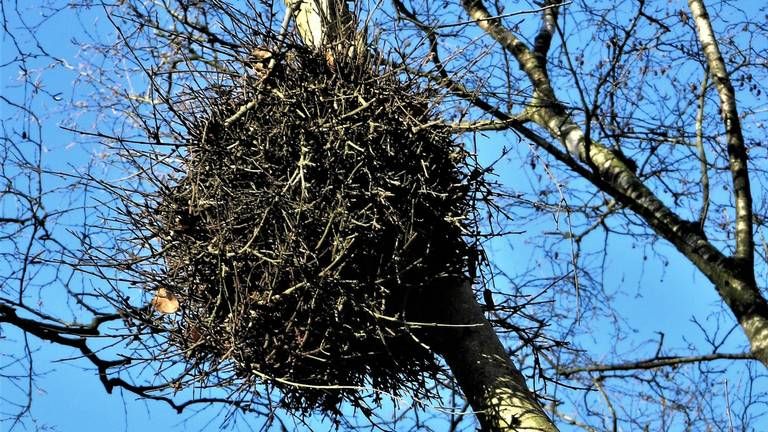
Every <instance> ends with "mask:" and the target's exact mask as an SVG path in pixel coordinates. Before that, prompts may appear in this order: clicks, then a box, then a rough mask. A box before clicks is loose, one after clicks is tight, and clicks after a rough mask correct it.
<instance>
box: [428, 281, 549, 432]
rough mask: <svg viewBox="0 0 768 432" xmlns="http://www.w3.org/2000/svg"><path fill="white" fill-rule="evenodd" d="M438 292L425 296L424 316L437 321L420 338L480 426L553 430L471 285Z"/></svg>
mask: <svg viewBox="0 0 768 432" xmlns="http://www.w3.org/2000/svg"><path fill="white" fill-rule="evenodd" d="M439 291H440V293H439V295H436V294H433V295H431V296H429V298H428V299H424V300H425V302H424V303H425V304H429V306H430V310H429V311H425V312H424V315H425V316H426V317H428V319H430V321H431V322H436V323H440V325H439V326H438V327H436V328H432V329H428V330H426V331H425V332H424V339H425V341H426V342H427V343H428V344H429V345H430V346H431V347H432V348H433V349H434V350H435V351H436V352H438V353H439V354H440V355H441V356H442V357H443V358H444V359H445V361H446V363H447V364H448V366H449V367H450V368H451V372H453V375H454V378H455V379H456V381H457V382H458V384H459V387H461V390H462V391H463V392H464V395H465V396H466V398H467V400H468V401H469V403H470V404H471V405H472V408H473V409H474V411H475V414H476V415H477V418H478V420H479V421H480V425H481V426H482V428H483V430H485V431H526V432H533V431H539V432H541V431H546V432H555V431H557V428H556V427H555V426H554V424H553V423H552V421H551V420H550V419H549V418H548V417H547V415H546V414H545V413H544V411H543V409H542V407H541V405H540V404H539V403H538V402H537V400H536V397H535V395H534V394H533V393H532V392H531V391H530V390H528V388H527V386H526V383H525V378H524V377H523V375H522V374H521V373H520V371H519V370H517V368H516V367H515V366H514V365H513V364H512V362H511V361H510V358H509V355H508V354H507V351H506V350H505V348H504V346H503V345H502V344H501V342H500V341H499V338H498V336H497V335H496V333H495V332H494V330H493V328H492V327H491V325H490V324H489V323H488V321H487V320H486V319H485V317H484V316H483V312H482V309H481V308H480V305H479V304H478V303H477V301H476V300H475V296H474V293H473V292H472V287H471V284H470V283H469V282H459V283H456V284H455V286H454V287H442V289H440V290H439Z"/></svg>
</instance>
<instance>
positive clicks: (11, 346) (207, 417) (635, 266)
mask: <svg viewBox="0 0 768 432" xmlns="http://www.w3.org/2000/svg"><path fill="white" fill-rule="evenodd" d="M4 5H5V2H4ZM101 14H102V11H101V10H100V9H98V8H94V9H93V10H92V11H91V12H90V13H81V14H80V15H78V17H79V18H77V20H76V18H75V17H76V15H75V14H73V13H71V11H67V10H65V11H62V12H61V13H59V14H57V15H55V16H54V17H52V18H49V19H46V20H44V22H43V24H42V25H41V26H40V30H39V32H38V33H37V36H38V37H39V38H40V42H41V44H42V45H43V46H44V47H45V49H46V50H48V52H49V53H50V54H51V56H52V57H55V58H60V59H64V60H66V63H58V64H56V63H54V62H52V60H51V58H50V57H49V58H40V59H30V60H29V62H28V65H29V68H30V70H39V71H40V72H39V73H40V76H41V83H42V85H43V87H42V88H43V90H44V92H41V93H40V94H38V95H36V96H34V98H33V99H34V102H33V103H34V105H33V106H34V107H35V110H36V111H37V112H40V113H45V117H44V118H43V119H42V127H41V132H42V136H43V142H44V144H45V149H44V152H43V153H42V158H43V160H44V165H45V166H48V167H55V168H57V169H60V170H62V171H68V172H74V171H75V170H78V169H82V168H83V167H85V166H86V165H88V164H89V163H90V161H92V160H94V159H96V160H98V157H97V155H98V153H99V152H100V151H102V148H101V147H100V146H99V145H98V144H97V143H93V142H92V140H86V141H83V140H82V139H80V138H79V137H78V136H76V135H74V134H72V133H70V132H67V131H65V130H63V129H62V128H60V127H59V126H61V125H62V124H65V123H66V122H68V121H69V119H70V118H72V115H71V114H72V113H71V111H69V110H70V109H71V105H70V104H69V103H70V102H72V101H75V100H78V99H80V98H81V97H82V93H80V92H84V91H88V90H86V88H85V87H84V86H75V85H73V82H74V81H76V80H77V78H78V74H79V73H81V72H82V71H83V70H84V69H81V62H82V61H84V60H87V59H81V58H78V56H79V55H81V54H82V52H80V51H79V50H78V48H77V47H76V46H75V45H74V44H73V43H71V41H72V40H73V39H80V40H83V39H85V33H84V32H85V31H89V32H103V34H108V33H109V32H110V31H111V30H110V26H109V25H108V23H106V22H105V21H104V19H103V18H102V17H101ZM10 16H12V15H10ZM37 18H38V17H28V19H29V20H30V22H32V20H34V19H37ZM12 22H13V21H12ZM10 43H11V41H10V40H9V39H8V38H7V37H5V38H3V39H2V44H3V45H2V47H3V51H2V52H3V63H4V62H5V61H7V58H6V56H7V55H9V53H12V52H14V50H13V49H12V47H11V46H10V45H9V44H10ZM49 66H50V67H49ZM0 71H1V72H0V73H2V76H1V77H0V79H2V86H3V87H2V94H3V95H5V96H7V97H9V98H11V97H20V96H21V94H20V92H23V91H28V90H29V89H28V88H24V87H18V86H17V85H16V84H17V81H16V78H17V77H18V75H17V73H18V71H17V70H14V68H9V67H4V68H2V69H0ZM36 73H37V72H36ZM8 109H9V107H8V105H5V104H3V110H4V112H3V113H2V117H3V118H7V117H9V116H10V114H9V113H8V112H7V111H5V110H8ZM78 124H79V125H80V126H81V127H82V126H89V125H97V122H96V119H95V118H93V117H89V115H88V114H84V115H82V116H79V119H78ZM29 125H33V123H30V122H28V121H25V120H24V118H23V117H19V118H18V123H16V124H13V123H10V122H6V123H5V127H6V128H8V127H11V128H12V129H13V132H12V133H15V134H20V133H21V131H25V132H26V133H28V134H30V136H33V137H36V134H37V132H36V130H35V128H34V127H30V126H29ZM512 145H520V144H517V143H516V142H515V140H514V138H512V137H509V136H501V135H491V136H489V137H487V138H484V137H480V138H479V148H480V150H479V152H480V154H479V156H480V158H481V159H484V160H486V161H490V160H493V159H495V158H496V155H497V154H498V151H499V148H500V147H501V146H512ZM523 145H524V146H527V145H526V144H523ZM527 157H529V155H528V151H527V150H526V149H525V148H524V149H523V150H521V151H519V152H516V153H514V152H513V153H512V154H511V155H510V156H509V160H508V161H505V162H503V164H502V165H500V166H499V168H498V169H497V172H496V173H497V174H498V176H499V179H500V180H501V181H502V182H503V183H504V184H505V185H527V184H529V179H528V178H527V176H528V175H530V174H529V173H527V172H524V171H520V170H518V169H517V168H516V167H517V166H520V165H521V161H522V165H524V164H525V159H526V158H527ZM102 172H103V173H104V174H105V175H107V176H109V175H113V174H114V173H113V172H111V171H108V170H107V168H106V167H105V168H104V171H102ZM45 181H46V185H45V188H52V187H55V186H56V185H57V183H58V182H61V181H62V180H60V179H59V178H58V177H55V176H46V177H45ZM563 181H565V180H564V179H563ZM566 187H567V185H566ZM513 188H514V187H513ZM520 189H521V190H524V189H525V186H523V187H521V188H520ZM66 198H67V195H66V194H65V193H61V194H52V195H50V196H48V197H47V198H46V201H45V203H46V205H47V206H48V207H49V208H56V207H57V206H59V205H62V204H63V203H62V202H60V200H63V199H66ZM11 205H13V204H11V203H9V202H8V201H7V200H5V199H3V202H2V206H3V211H4V212H5V211H8V208H7V207H6V206H11ZM80 217H81V216H80V215H79V214H71V215H66V216H64V217H63V218H62V219H61V220H60V222H61V223H63V224H69V223H71V224H73V225H76V224H77V223H78V221H79V218H80ZM565 223H566V222H565V221H564V220H563V219H562V215H560V219H559V220H558V219H557V217H556V216H552V217H544V218H541V219H540V220H539V222H538V224H536V225H528V226H526V227H525V229H524V231H525V233H523V234H520V235H516V236H511V237H510V238H507V239H503V240H499V241H496V242H495V243H493V244H492V245H489V247H488V250H487V252H488V254H489V258H490V259H491V260H492V261H494V262H496V263H500V264H499V265H501V266H502V267H503V269H504V270H505V271H506V272H507V273H508V274H511V275H525V276H526V277H529V278H533V277H546V276H551V271H552V269H551V268H549V267H539V266H538V264H539V263H540V262H541V261H542V260H543V258H542V257H541V255H540V254H539V250H538V249H537V248H536V247H535V246H537V243H538V242H541V241H542V235H541V232H546V231H553V230H557V229H562V227H563V224H565ZM583 247H584V249H585V250H587V251H590V250H591V251H599V250H601V249H603V248H604V247H605V246H604V244H603V242H602V239H601V238H600V237H599V236H592V237H589V238H588V240H587V241H586V242H585V243H584V245H583ZM654 247H655V249H656V250H655V253H656V254H658V255H661V256H664V257H667V258H668V259H669V265H668V266H663V265H661V263H660V262H659V260H658V259H657V258H656V256H654V255H653V254H652V253H650V251H649V248H650V246H647V245H645V246H643V245H641V246H639V247H636V248H633V247H632V241H631V240H630V239H624V238H616V237H614V238H613V239H612V240H611V241H610V242H609V244H608V248H609V250H610V252H609V253H608V254H607V255H608V257H609V260H610V261H609V262H607V263H606V268H608V269H610V271H609V272H607V273H606V274H605V275H603V277H604V287H605V290H606V291H608V292H611V293H616V295H617V296H618V298H619V300H618V302H619V303H618V308H619V309H620V310H622V311H623V318H624V319H625V320H626V322H627V323H628V324H629V326H631V327H633V328H635V329H637V331H638V333H639V334H640V335H642V336H641V337H639V338H638V340H637V341H640V340H644V338H651V337H653V335H654V332H656V331H664V332H665V333H666V338H667V341H669V342H671V343H672V342H674V343H673V345H681V344H682V345H683V346H684V345H685V344H686V342H684V341H695V342H701V341H700V340H698V341H697V338H700V332H699V331H698V330H697V328H696V326H695V325H694V324H693V323H692V322H691V318H692V317H696V318H697V319H698V320H701V321H704V320H706V318H707V317H708V316H709V315H710V314H711V313H712V312H713V311H716V310H719V306H715V307H713V305H719V303H720V300H719V298H718V297H717V296H716V293H715V291H714V289H713V288H711V284H710V283H709V282H708V281H707V280H706V279H705V278H704V277H703V276H702V275H701V274H699V273H698V272H697V271H696V270H695V269H694V268H693V267H692V265H690V263H688V262H687V260H684V259H681V257H680V255H679V254H678V253H677V252H676V251H675V250H674V249H673V248H672V247H671V246H669V245H668V244H666V243H663V242H660V243H657V244H656V245H655V246H654ZM646 255H647V256H648V259H647V260H645V259H644V256H646ZM3 265H7V264H0V272H3V271H6V270H7V269H5V268H4V267H3ZM532 269H533V270H532ZM532 271H533V272H540V273H539V274H535V273H531V272H532ZM44 276H45V275H43V276H41V277H42V278H43V279H45V277H44ZM92 283H97V284H98V281H97V282H92ZM497 283H498V284H504V283H505V282H503V281H497ZM49 292H50V297H46V296H47V295H48V293H49ZM42 297H43V298H46V299H47V301H48V302H49V304H48V306H49V307H53V308H54V310H60V311H63V312H64V313H66V311H67V310H69V309H68V308H69V306H70V305H69V304H66V303H64V302H63V301H62V298H63V297H62V296H61V292H60V291H59V292H56V291H51V290H50V288H48V291H46V293H45V295H43V296H42ZM605 325H610V324H609V323H608V322H606V323H605ZM2 331H3V337H4V338H5V339H3V340H2V342H0V344H2V351H5V350H11V351H12V350H19V349H21V348H22V344H21V343H20V342H21V341H22V340H23V336H22V335H21V334H20V333H19V332H18V331H17V330H16V329H14V328H10V327H7V326H4V327H3V329H2ZM606 334H608V332H606ZM637 341H635V342H637ZM582 343H584V344H587V345H591V346H592V347H593V348H594V350H595V351H596V352H600V351H606V352H607V351H608V350H609V349H610V348H611V347H613V346H615V345H616V344H618V343H619V342H618V341H615V340H611V339H609V338H607V337H606V336H605V335H595V336H594V338H592V340H590V339H589V338H583V340H582ZM743 344H744V337H743V336H742V334H741V331H740V330H738V329H737V331H736V332H734V333H733V335H732V336H731V337H730V338H729V339H728V344H727V346H728V347H730V349H724V351H738V350H739V349H740V348H741V347H742V346H743ZM31 345H32V346H33V347H35V348H36V349H39V351H38V352H36V353H35V356H34V359H35V367H36V368H37V370H38V372H39V373H41V374H42V375H41V377H40V378H39V379H37V380H36V382H35V384H36V386H37V388H36V389H35V390H34V391H33V396H34V397H33V407H32V410H33V411H32V413H33V415H32V416H31V418H32V419H34V426H35V427H37V428H40V429H43V430H44V429H46V428H48V427H52V428H54V429H55V430H58V431H62V432H69V431H72V432H74V431H78V432H88V431H146V430H165V431H183V430H216V429H217V428H218V426H219V424H220V422H221V418H222V417H221V415H220V414H221V413H220V410H219V409H216V408H214V409H210V410H207V411H205V412H203V413H202V414H200V415H198V416H195V415H192V416H189V415H181V416H179V415H177V414H176V413H175V412H174V411H173V410H172V409H171V408H169V407H167V406H164V405H163V404H160V403H155V402H146V401H138V400H136V399H135V397H134V396H132V395H129V394H121V393H120V392H119V391H116V392H115V393H114V394H112V395H107V394H106V392H105V391H104V388H103V386H102V385H101V384H100V383H99V381H98V379H97V378H96V376H95V374H94V373H93V371H92V370H91V368H89V367H88V364H87V362H84V361H82V360H74V361H66V362H59V361H58V360H60V359H64V358H70V357H72V356H73V353H72V352H71V351H69V350H65V349H62V348H60V347H55V346H51V345H50V344H46V343H39V342H37V341H33V342H32V344H31ZM631 345H632V344H628V345H627V349H630V346H631ZM647 348H648V349H650V350H651V351H652V347H651V344H648V346H647ZM638 357H640V355H638ZM84 369H87V370H84ZM2 385H3V387H2V388H0V392H2V395H3V397H6V398H11V399H12V398H13V395H14V394H18V393H17V391H16V390H15V389H14V388H12V386H9V385H7V383H6V382H3V384H2ZM254 424H255V425H258V424H259V421H258V420H256V421H254ZM326 427H327V426H325V425H323V426H319V427H318V428H319V429H321V430H323V429H324V428H326ZM766 428H768V424H766ZM243 429H245V430H248V426H243Z"/></svg>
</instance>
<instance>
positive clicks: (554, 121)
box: [463, 0, 768, 366]
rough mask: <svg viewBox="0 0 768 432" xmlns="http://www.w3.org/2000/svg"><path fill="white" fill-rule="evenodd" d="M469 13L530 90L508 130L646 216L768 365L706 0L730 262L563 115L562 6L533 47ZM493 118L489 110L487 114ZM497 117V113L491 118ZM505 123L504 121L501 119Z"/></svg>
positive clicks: (724, 77)
mask: <svg viewBox="0 0 768 432" xmlns="http://www.w3.org/2000/svg"><path fill="white" fill-rule="evenodd" d="M463 5H464V8H465V9H466V11H467V13H468V14H469V16H470V17H471V18H472V19H473V20H475V21H476V22H477V25H478V26H479V27H480V28H481V29H483V30H484V31H485V32H486V33H487V34H488V35H490V36H491V37H493V38H494V39H495V40H496V41H497V42H498V43H499V44H500V45H501V46H502V47H503V48H504V49H505V50H506V51H508V52H509V53H510V54H512V55H514V57H515V58H516V59H517V62H518V64H519V65H520V68H521V69H522V70H523V71H524V72H525V73H526V75H527V76H528V79H529V80H530V82H531V84H532V86H533V94H532V97H531V100H530V101H529V102H528V104H527V108H526V109H525V111H524V113H523V116H521V117H522V119H523V120H521V121H518V122H514V123H511V127H512V128H514V129H516V130H517V131H518V132H520V133H521V134H522V135H524V136H526V137H527V138H530V139H532V140H533V141H534V142H535V143H537V144H539V145H541V146H542V147H543V148H545V149H546V150H547V151H549V152H550V153H552V154H553V155H555V156H556V157H558V158H559V159H561V160H563V161H564V162H566V163H567V164H568V165H569V166H570V167H571V168H572V169H574V170H575V171H576V172H578V173H579V174H581V175H583V176H584V177H585V178H586V179H587V180H589V181H591V182H592V183H593V184H595V185H596V186H597V187H599V188H600V189H602V190H603V191H604V192H606V193H608V194H610V195H611V196H613V197H614V198H616V199H617V200H618V201H619V202H621V203H622V204H624V205H626V206H627V207H629V208H630V209H632V210H633V211H634V212H635V213H637V214H638V215H639V216H640V217H642V218H643V219H644V220H645V221H646V223H647V224H648V226H649V227H651V228H652V229H653V230H654V231H655V232H656V233H657V234H658V235H659V236H660V237H662V238H664V239H666V240H668V241H669V242H671V243H672V244H673V245H674V246H675V247H676V248H677V249H678V250H679V251H680V252H681V253H682V254H683V255H685V256H686V257H687V258H688V259H689V260H690V261H691V262H692V263H693V264H695V265H696V267H698V268H699V270H701V272H702V273H704V275H706V276H707V278H708V279H709V280H710V281H712V283H713V284H714V285H715V288H716V289H717V292H718V294H719V295H720V297H721V298H722V299H723V301H724V302H725V303H726V304H727V305H728V307H729V308H730V309H731V311H732V312H733V314H734V316H735V317H736V319H737V321H738V322H739V324H740V325H741V327H742V329H743V330H744V333H745V335H746V336H747V338H748V339H749V342H750V346H751V351H752V354H753V355H754V356H755V358H756V359H758V360H759V361H760V362H762V363H763V364H764V365H766V366H768V301H766V299H765V297H764V296H763V294H762V292H761V291H760V288H759V287H758V286H757V282H756V280H755V272H754V240H753V233H752V197H751V192H750V187H749V176H748V165H747V155H746V150H745V145H744V140H743V137H742V132H741V125H740V124H739V116H738V110H737V107H736V97H735V94H734V90H733V86H732V85H731V80H730V75H729V74H728V72H727V70H726V67H725V62H724V60H723V58H722V55H721V54H720V51H719V48H718V45H717V40H716V38H715V36H714V32H713V30H712V26H711V22H710V20H709V17H708V16H707V13H706V9H705V8H704V4H703V1H701V0H689V6H690V8H691V11H692V13H693V16H694V20H695V22H696V28H697V32H698V35H699V39H700V41H701V44H702V51H703V53H704V55H705V57H706V59H707V63H708V66H709V69H710V71H711V74H712V76H713V78H714V80H715V86H716V88H717V90H718V94H719V96H720V102H721V109H722V117H723V122H724V125H725V131H726V135H727V139H728V156H729V165H730V169H731V174H732V179H733V190H734V202H735V204H736V209H735V210H736V226H735V232H736V244H735V253H734V254H733V256H726V255H725V254H724V253H722V252H721V251H720V250H719V249H718V248H717V247H716V246H715V245H713V244H712V243H711V242H710V241H709V240H708V239H707V237H706V235H705V234H704V232H703V230H702V229H701V227H700V224H697V223H693V222H690V221H686V220H684V219H683V218H682V217H680V216H679V215H678V214H677V213H675V212H674V211H673V210H672V209H670V208H669V207H668V206H667V205H666V204H664V202H663V201H661V199H659V198H658V197H657V196H656V195H655V194H654V193H653V191H651V190H650V189H649V188H648V187H647V186H646V185H645V184H644V183H643V182H642V180H641V179H639V178H638V177H637V175H635V172H634V170H632V169H630V167H628V166H627V165H626V163H625V162H624V160H623V159H622V158H621V157H620V156H619V155H617V154H616V153H615V152H614V151H613V150H611V149H609V148H607V147H606V146H604V145H602V144H601V143H599V142H595V141H592V140H591V139H589V137H588V136H586V134H585V132H584V130H583V129H582V127H580V126H579V125H578V124H576V122H575V121H574V120H573V119H572V118H571V117H570V115H569V114H568V113H567V112H566V110H564V109H563V104H562V102H561V101H560V100H559V99H558V98H557V96H556V94H555V91H554V89H553V87H552V84H551V82H550V80H549V77H548V74H547V66H546V65H547V61H546V53H547V50H548V48H549V45H550V44H549V41H550V40H551V38H552V34H553V29H554V26H553V24H552V23H553V22H554V20H556V18H557V6H558V5H557V3H556V2H553V1H547V2H545V3H544V7H545V8H546V9H544V10H542V12H541V13H542V25H541V28H540V30H539V34H538V35H537V36H536V39H535V41H534V42H535V43H534V46H533V47H532V48H531V47H529V46H528V45H526V44H525V43H524V42H523V41H522V40H520V39H519V38H517V36H515V34H514V33H513V32H511V31H510V30H509V29H507V28H506V27H504V26H503V24H502V23H501V21H500V20H499V19H497V18H493V17H492V16H491V15H490V13H489V12H488V10H487V8H486V7H485V5H484V3H483V1H481V0H464V1H463ZM489 112H490V111H489ZM491 113H492V114H494V115H496V116H497V117H499V115H498V114H497V113H494V112H491ZM500 119H501V120H507V119H506V118H503V117H500ZM524 121H529V122H532V123H535V124H536V125H538V126H540V127H542V128H543V129H545V130H546V131H547V132H548V133H549V135H550V136H551V138H553V139H555V140H557V141H559V142H560V143H561V145H562V146H563V147H564V148H565V149H566V150H567V152H568V154H569V155H570V156H571V158H572V160H568V159H567V157H564V156H565V155H564V154H563V153H562V152H560V151H559V150H557V149H556V148H555V147H554V146H552V145H551V144H549V142H548V141H547V139H546V138H544V137H542V136H538V134H536V132H534V131H533V130H531V129H529V128H527V127H525V125H524V124H523V123H524Z"/></svg>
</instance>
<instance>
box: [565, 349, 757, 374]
mask: <svg viewBox="0 0 768 432" xmlns="http://www.w3.org/2000/svg"><path fill="white" fill-rule="evenodd" d="M715 360H756V358H755V356H754V355H753V354H752V353H733V354H729V353H714V354H704V355H698V356H688V357H654V358H651V359H646V360H638V361H634V362H628V363H617V364H607V365H592V366H584V367H575V368H570V369H561V370H559V371H558V373H559V374H560V375H562V376H564V377H566V378H568V377H569V376H571V375H575V374H578V373H584V372H616V371H632V370H649V369H658V368H661V367H667V366H679V365H683V364H690V363H701V362H708V361H715Z"/></svg>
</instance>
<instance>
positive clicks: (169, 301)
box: [152, 288, 179, 314]
mask: <svg viewBox="0 0 768 432" xmlns="http://www.w3.org/2000/svg"><path fill="white" fill-rule="evenodd" d="M152 307H154V308H155V310H156V311H158V312H160V313H164V314H172V313H174V312H176V311H177V310H179V300H178V299H177V298H176V296H175V295H173V293H171V292H168V290H166V289H165V288H160V289H158V290H157V292H156V293H155V298H153V299H152Z"/></svg>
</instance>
